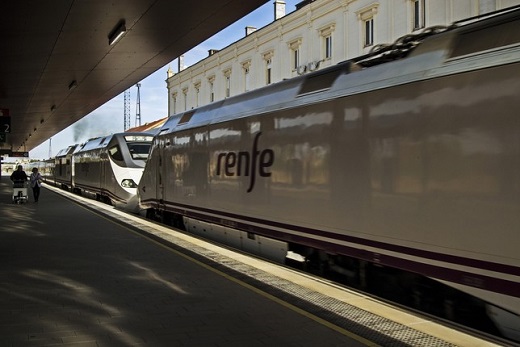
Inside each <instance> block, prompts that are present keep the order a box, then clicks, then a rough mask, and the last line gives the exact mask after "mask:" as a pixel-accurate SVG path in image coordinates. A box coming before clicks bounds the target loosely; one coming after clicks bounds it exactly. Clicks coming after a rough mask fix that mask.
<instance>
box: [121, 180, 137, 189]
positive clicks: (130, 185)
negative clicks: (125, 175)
mask: <svg viewBox="0 0 520 347" xmlns="http://www.w3.org/2000/svg"><path fill="white" fill-rule="evenodd" d="M121 187H123V188H137V184H135V182H134V180H133V179H124V180H123V181H121Z"/></svg>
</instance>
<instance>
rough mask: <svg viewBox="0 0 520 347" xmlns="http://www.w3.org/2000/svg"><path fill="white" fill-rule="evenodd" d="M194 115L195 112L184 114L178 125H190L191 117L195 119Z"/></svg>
mask: <svg viewBox="0 0 520 347" xmlns="http://www.w3.org/2000/svg"><path fill="white" fill-rule="evenodd" d="M194 113H195V111H191V112H186V113H185V114H183V115H182V117H181V119H180V120H179V123H178V124H184V123H188V122H189V121H190V119H191V117H193V114H194Z"/></svg>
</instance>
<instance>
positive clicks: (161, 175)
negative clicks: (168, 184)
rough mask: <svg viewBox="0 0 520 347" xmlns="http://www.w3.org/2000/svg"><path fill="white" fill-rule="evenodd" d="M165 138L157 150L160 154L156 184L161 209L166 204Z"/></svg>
mask: <svg viewBox="0 0 520 347" xmlns="http://www.w3.org/2000/svg"><path fill="white" fill-rule="evenodd" d="M165 142H166V141H165V140H161V141H160V142H159V146H158V151H157V154H158V158H157V170H156V171H155V175H156V177H155V181H156V182H157V184H156V185H155V187H156V189H157V191H156V196H157V202H158V204H159V210H161V211H164V209H165V206H164V198H165V196H164V185H165V182H164V167H165V165H164V154H165Z"/></svg>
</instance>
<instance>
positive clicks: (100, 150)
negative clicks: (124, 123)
mask: <svg viewBox="0 0 520 347" xmlns="http://www.w3.org/2000/svg"><path fill="white" fill-rule="evenodd" d="M152 138H153V135H151V134H147V133H118V134H113V135H109V136H105V137H99V138H95V139H91V140H89V141H87V142H85V143H83V144H81V145H78V146H76V147H75V149H74V151H73V153H72V168H71V178H72V180H71V186H72V189H73V190H74V191H75V192H77V193H88V194H93V195H95V196H96V199H98V200H102V201H105V202H109V203H111V204H112V205H114V206H115V207H118V208H123V209H125V210H128V211H133V212H137V211H138V201H137V196H136V193H137V184H138V183H139V180H140V179H141V175H142V172H143V168H144V165H145V163H146V160H147V158H148V152H149V150H150V144H151V141H152Z"/></svg>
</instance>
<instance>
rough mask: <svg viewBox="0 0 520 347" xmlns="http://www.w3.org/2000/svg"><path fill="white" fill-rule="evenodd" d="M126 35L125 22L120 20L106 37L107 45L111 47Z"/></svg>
mask: <svg viewBox="0 0 520 347" xmlns="http://www.w3.org/2000/svg"><path fill="white" fill-rule="evenodd" d="M125 33H126V26H125V20H124V19H122V20H121V21H120V22H119V23H118V24H117V26H116V28H115V29H114V30H112V32H111V33H110V34H109V35H108V44H109V45H113V44H115V43H116V42H117V41H119V39H120V38H121V37H122V36H123V35H124V34H125Z"/></svg>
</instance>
